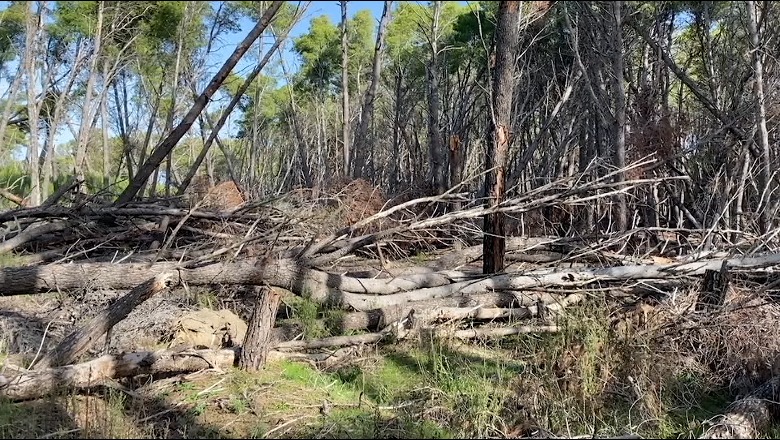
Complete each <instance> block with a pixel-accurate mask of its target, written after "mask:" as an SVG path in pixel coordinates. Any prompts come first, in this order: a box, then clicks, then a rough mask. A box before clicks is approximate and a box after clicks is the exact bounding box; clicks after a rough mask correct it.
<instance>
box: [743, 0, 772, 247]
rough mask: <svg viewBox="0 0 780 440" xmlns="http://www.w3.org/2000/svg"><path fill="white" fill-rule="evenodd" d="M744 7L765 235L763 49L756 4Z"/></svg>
mask: <svg viewBox="0 0 780 440" xmlns="http://www.w3.org/2000/svg"><path fill="white" fill-rule="evenodd" d="M746 3H747V4H746V5H745V6H746V7H747V15H748V23H747V24H748V31H749V32H750V53H751V54H752V58H753V75H755V80H754V81H753V90H754V93H755V95H756V96H755V100H756V125H758V135H759V138H758V140H759V145H760V147H761V174H759V176H760V178H759V191H762V192H763V195H762V196H761V202H762V203H761V205H760V206H761V207H762V208H761V212H760V214H759V215H760V222H761V225H760V230H761V232H762V233H764V234H766V233H767V232H769V230H770V228H771V227H772V217H771V215H770V211H769V197H770V195H771V194H772V189H771V188H770V186H771V184H772V177H771V176H772V171H771V170H770V167H771V164H772V159H771V156H770V151H769V131H768V130H767V126H766V103H765V98H764V62H763V60H762V58H763V53H762V52H763V48H762V45H761V38H760V35H759V31H758V22H759V21H761V20H759V19H757V18H756V15H757V14H756V4H755V2H754V1H748V2H746Z"/></svg>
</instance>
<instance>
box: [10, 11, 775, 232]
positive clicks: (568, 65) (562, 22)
mask: <svg viewBox="0 0 780 440" xmlns="http://www.w3.org/2000/svg"><path fill="white" fill-rule="evenodd" d="M339 3H340V8H341V13H342V14H341V22H340V23H335V22H334V21H333V20H331V18H329V17H328V16H325V15H323V16H321V17H314V18H313V19H312V20H311V21H310V22H309V23H308V28H307V29H306V31H305V32H304V33H303V34H301V35H300V36H297V37H295V38H291V37H290V35H289V34H290V30H291V28H292V27H293V26H294V25H296V24H297V23H299V22H300V21H301V20H302V18H305V17H309V16H310V13H309V12H308V11H307V7H308V6H309V5H308V4H306V3H303V2H265V1H262V2H245V1H227V2H205V3H199V2H176V1H174V2H154V1H130V2H111V1H87V2H67V1H56V2H54V1H33V2H19V1H12V2H7V6H6V8H5V10H3V11H1V12H0V74H1V75H2V77H3V79H4V81H3V83H2V84H3V86H4V89H3V90H0V93H2V101H0V112H2V116H0V140H2V146H1V147H0V186H2V187H3V188H5V191H4V193H5V196H6V197H7V198H9V199H13V200H16V202H17V203H23V204H27V205H37V204H40V203H42V202H43V201H44V200H45V199H46V198H47V197H48V196H49V195H50V194H51V193H52V192H53V191H55V190H56V189H57V188H58V187H59V186H60V185H62V184H63V183H64V182H66V181H68V179H70V178H72V177H80V178H83V179H85V180H86V189H87V190H88V191H89V192H91V193H96V192H99V191H101V190H105V191H107V192H108V193H110V194H113V195H114V196H118V195H120V194H122V197H120V200H126V199H128V198H131V197H139V196H155V195H157V196H159V195H172V194H177V193H181V192H183V191H184V188H185V187H186V185H187V184H189V182H190V181H192V179H193V177H194V176H196V175H199V174H200V175H204V176H208V177H209V178H210V179H211V180H212V181H219V180H227V179H235V180H236V181H237V182H239V183H240V185H241V186H242V187H243V188H245V189H246V190H247V191H248V192H250V193H252V194H253V195H255V196H263V195H268V194H271V193H276V192H278V191H284V190H288V189H291V188H294V187H310V188H314V189H315V190H318V189H324V188H327V187H328V186H329V185H330V184H332V182H333V181H334V178H335V177H346V178H365V179H367V180H369V181H371V182H372V183H374V184H376V185H378V186H380V187H381V188H382V189H383V190H385V192H386V193H388V194H398V193H401V192H403V191H405V190H408V189H415V190H416V191H418V192H426V193H442V192H444V191H446V190H448V189H450V188H452V187H454V186H457V185H460V184H462V185H463V189H464V190H466V191H469V192H471V194H472V195H473V196H474V197H482V196H485V195H486V193H485V191H486V189H485V187H486V183H490V182H486V181H485V177H481V173H482V172H483V171H485V169H486V165H487V166H488V168H491V167H492V166H491V164H494V162H490V161H486V157H493V156H494V151H493V148H492V145H491V143H493V142H498V141H499V140H501V141H502V142H503V143H502V145H504V146H505V147H506V152H505V153H506V154H505V159H501V160H505V162H506V164H505V167H504V168H505V174H506V186H505V192H506V196H507V197H511V196H512V195H513V194H518V193H523V192H527V191H529V190H531V189H533V188H538V187H540V186H542V185H546V184H549V183H551V182H554V181H557V180H559V179H561V178H565V177H569V176H577V178H578V179H580V181H582V180H593V179H596V178H599V177H603V176H605V175H610V173H611V175H612V176H613V180H614V181H615V182H618V183H620V182H627V183H630V182H632V181H636V180H638V179H659V178H663V177H677V178H678V179H676V180H656V181H655V182H652V183H649V184H646V185H641V186H638V187H636V188H633V189H631V190H627V191H622V192H621V191H618V192H616V193H615V194H614V195H613V196H610V197H606V198H602V199H598V200H596V201H594V203H592V204H588V205H585V206H581V207H578V208H577V209H576V210H571V211H566V212H563V211H556V212H546V213H544V215H545V216H546V218H547V220H548V221H550V222H554V223H557V224H559V227H558V232H560V233H571V232H573V231H577V232H579V233H590V232H606V231H618V230H626V229H631V228H635V227H651V228H652V227H666V228H683V229H708V228H716V229H720V230H725V231H727V232H728V236H727V238H728V239H729V240H737V239H738V238H739V237H740V236H741V234H745V233H765V232H767V231H770V230H771V228H772V227H773V219H774V217H775V213H776V212H777V209H778V208H777V202H778V197H777V196H776V195H775V188H776V187H777V176H776V174H775V172H774V171H775V170H776V169H777V157H776V156H777V151H776V148H774V147H773V146H774V145H775V144H776V139H777V134H776V133H777V129H776V128H777V118H776V111H775V109H776V108H777V102H778V99H779V98H780V97H778V95H777V90H778V88H777V87H774V85H775V83H776V82H777V79H778V78H780V75H778V74H777V62H776V57H774V56H773V55H774V54H776V53H777V47H776V46H777V44H778V42H777V38H774V37H775V36H776V35H777V31H778V24H780V20H777V14H778V7H777V6H775V4H774V3H772V2H752V1H746V2H685V1H659V2H598V1H588V2H546V1H539V2H502V3H517V4H518V5H517V8H518V9H517V11H515V12H512V15H511V17H509V18H508V19H507V20H508V21H507V22H508V23H509V24H508V25H506V28H507V29H508V31H507V32H509V34H507V35H505V36H504V37H502V36H501V35H497V33H496V29H497V24H498V23H501V17H503V16H504V14H506V11H505V9H506V8H504V7H503V6H502V7H499V2H469V3H468V4H462V3H459V2H441V1H434V2H428V3H425V4H423V3H418V2H392V1H387V2H384V12H383V13H382V14H381V17H374V16H373V14H372V13H371V12H370V11H365V10H364V11H355V10H353V7H352V3H351V2H347V1H343V2H339ZM241 22H248V23H250V24H252V25H253V26H254V29H251V30H250V29H248V28H247V29H241V26H240V25H239V23H241ZM252 32H255V33H256V34H257V35H252ZM234 33H238V34H241V35H247V38H245V39H244V41H245V42H246V43H247V46H246V47H243V48H240V47H239V48H236V49H235V52H233V56H237V57H238V58H242V59H243V61H242V62H247V61H248V62H249V64H250V65H251V66H252V67H255V68H254V70H252V71H251V72H249V71H243V70H238V69H236V68H234V67H231V66H230V65H229V64H230V63H229V62H226V63H225V64H224V65H221V67H222V70H221V71H220V63H221V62H222V61H223V58H225V57H227V54H228V53H229V52H230V51H231V50H232V49H233V48H232V47H228V48H227V49H224V50H223V46H225V43H224V41H225V38H226V37H227V36H228V35H231V34H234ZM499 34H500V32H499ZM250 36H251V37H252V38H250ZM507 45H509V46H511V47H507ZM285 47H291V48H292V51H293V53H294V54H295V55H296V56H297V57H298V58H299V62H300V63H299V64H300V66H293V65H289V63H288V62H287V61H289V60H285V59H284V58H283V57H281V56H280V54H281V53H282V51H283V48H285ZM507 49H511V50H507ZM506 54H508V56H509V57H510V60H509V63H510V64H509V66H508V70H506V69H505V70H504V72H505V74H504V75H496V71H495V70H496V69H500V68H501V65H502V62H501V60H502V56H504V55H506ZM215 59H217V60H219V61H217V62H215V61H213V60H215ZM228 61H230V60H228ZM235 61H236V62H237V61H238V59H236V60H235ZM507 72H508V73H507ZM222 74H224V75H222ZM495 82H500V85H499V87H498V88H494V83H495ZM210 87H211V88H212V89H213V90H211V91H210V92H209V90H210ZM496 90H499V91H500V92H501V94H502V96H504V95H506V96H504V98H502V99H504V100H503V101H501V100H500V99H499V100H497V99H496V96H494V95H495V94H496ZM499 101H500V102H499ZM201 105H202V107H201ZM502 105H503V106H505V107H506V109H505V110H502V111H501V112H500V113H501V115H498V114H497V112H499V107H501V106H502ZM198 107H201V108H200V109H199V108H198ZM200 110H203V111H200ZM499 116H500V117H501V118H504V117H505V118H507V119H506V120H505V121H504V120H501V119H499ZM188 118H189V119H190V121H189V125H187V124H184V125H182V122H187V120H188ZM501 127H503V128H501ZM499 128H500V130H499ZM177 130H178V131H177ZM501 136H504V137H505V139H503V138H502V139H499V137H501ZM62 137H67V138H69V139H72V140H71V141H69V142H67V143H64V144H58V143H57V140H58V139H60V138H62ZM212 146H216V148H213V147H212ZM646 159H652V160H653V161H652V162H648V163H646V164H644V165H641V166H634V167H632V166H631V164H633V163H636V162H637V161H640V160H646ZM627 166H628V168H626V167H627ZM147 175H148V176H147ZM131 183H133V184H135V189H132V190H130V189H128V188H132V187H133V185H131ZM605 191H606V190H605ZM5 203H8V204H10V203H11V202H10V201H7V202H5Z"/></svg>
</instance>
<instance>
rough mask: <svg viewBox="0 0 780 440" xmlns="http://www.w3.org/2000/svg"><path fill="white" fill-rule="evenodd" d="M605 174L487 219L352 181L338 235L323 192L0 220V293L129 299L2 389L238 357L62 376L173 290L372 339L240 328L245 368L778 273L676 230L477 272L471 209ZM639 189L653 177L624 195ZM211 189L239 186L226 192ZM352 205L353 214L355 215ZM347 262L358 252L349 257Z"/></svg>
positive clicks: (576, 194) (528, 321)
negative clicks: (291, 337)
mask: <svg viewBox="0 0 780 440" xmlns="http://www.w3.org/2000/svg"><path fill="white" fill-rule="evenodd" d="M639 165H641V164H639ZM609 178H610V176H609V175H608V176H605V177H604V178H602V179H599V180H596V181H593V182H589V183H583V182H578V181H576V180H575V179H569V180H564V181H559V182H554V183H551V184H549V185H546V186H544V187H541V188H539V189H538V190H534V191H533V192H530V193H528V194H525V195H522V196H519V197H516V198H513V199H509V200H506V201H505V202H504V203H502V204H501V205H499V206H498V207H495V208H491V209H486V208H485V207H483V206H482V205H481V202H480V201H469V200H465V199H464V198H463V196H462V195H460V194H455V193H446V194H444V195H442V196H438V197H424V198H420V199H415V200H411V201H407V202H404V203H401V204H399V205H396V206H391V207H385V208H384V209H383V210H380V208H379V203H380V202H382V203H384V202H383V200H384V196H382V195H381V194H379V193H374V192H369V191H368V190H367V189H366V182H359V183H356V184H354V185H353V186H350V185H347V186H346V187H345V188H346V189H349V188H353V187H354V188H353V189H355V192H356V194H357V195H356V196H355V197H357V198H356V199H353V200H346V201H343V203H344V204H345V205H344V206H343V207H344V209H345V210H346V211H344V210H340V211H339V210H337V211H338V212H339V213H340V214H339V215H342V216H343V215H347V217H346V218H347V219H348V220H349V221H350V223H349V225H348V226H346V227H342V226H341V225H340V224H339V223H340V221H336V222H335V224H333V225H332V228H331V232H330V233H324V232H323V231H322V229H321V228H318V227H317V225H316V224H315V221H316V220H313V219H317V220H321V219H322V212H323V211H328V210H332V209H333V205H332V200H333V199H337V200H341V199H338V197H334V198H330V197H327V195H324V196H323V195H320V196H319V197H318V198H316V199H315V198H313V197H311V198H308V199H306V198H301V197H294V196H291V195H288V196H286V197H285V196H283V197H280V198H278V199H274V200H266V201H255V202H252V201H250V202H245V203H244V202H243V198H241V197H238V196H237V195H236V194H234V196H236V197H235V198H234V201H235V202H236V203H232V202H231V203H227V204H221V205H220V204H219V203H215V201H214V200H213V199H214V197H213V196H214V194H213V193H212V192H206V195H205V196H204V197H205V200H206V201H207V202H208V203H201V201H198V200H195V202H194V203H193V200H192V199H191V198H190V199H187V200H184V199H176V198H171V199H167V200H153V201H146V202H135V203H128V204H125V205H122V206H112V205H109V204H107V203H104V202H101V201H99V200H97V199H86V200H81V201H78V202H76V201H71V203H65V202H62V201H61V202H60V203H59V204H54V203H50V204H46V205H43V206H41V207H35V208H20V209H17V210H14V211H10V212H6V213H1V214H0V222H2V226H3V228H4V229H3V236H4V241H3V242H2V244H1V245H0V252H6V253H7V252H10V251H14V252H16V254H17V255H18V256H21V258H23V259H24V260H25V265H23V266H21V267H6V268H2V269H0V295H1V296H13V295H32V294H36V293H41V292H51V291H59V292H66V291H74V290H83V289H87V290H88V289H91V288H95V287H99V288H100V289H107V290H130V292H129V293H127V294H125V295H124V296H122V297H121V298H120V299H118V300H116V301H114V302H112V303H111V304H110V305H109V306H108V307H107V308H106V309H105V310H104V311H102V312H100V313H98V314H97V315H95V316H93V317H92V320H91V321H90V322H88V323H85V324H84V325H83V326H82V327H81V328H78V329H76V330H75V331H73V332H72V333H70V335H68V336H67V337H65V338H63V339H62V340H61V341H60V342H59V344H58V345H57V346H56V347H54V348H53V349H51V350H48V351H47V352H46V353H44V354H43V356H42V357H41V358H40V359H38V362H37V364H36V365H35V367H36V370H35V371H32V372H29V371H28V372H22V373H20V374H17V375H16V376H15V377H10V376H9V377H7V378H3V380H4V381H5V384H4V385H3V387H2V388H0V394H1V395H5V396H7V397H10V398H14V399H25V398H31V397H35V395H36V393H38V394H40V393H43V392H45V391H47V390H51V389H53V388H54V387H56V386H63V385H67V386H71V387H77V388H78V387H84V386H87V385H86V384H90V385H89V386H92V385H94V384H95V383H99V382H100V381H101V380H104V379H106V378H110V377H117V376H129V375H135V374H153V373H155V372H162V371H171V369H175V370H176V371H185V370H188V369H191V368H202V367H203V366H208V367H211V368H216V367H224V366H225V365H233V364H234V362H237V361H238V358H239V357H240V355H234V350H231V351H230V352H229V353H228V352H218V351H210V352H208V353H206V354H203V353H202V354H200V355H198V356H200V359H201V360H204V361H205V363H203V362H201V361H193V360H192V356H191V355H185V354H182V353H181V352H178V353H177V352H171V353H168V352H155V353H151V352H147V353H137V354H126V355H122V356H112V355H109V356H103V357H101V358H98V359H95V360H93V361H90V362H88V363H87V364H77V365H70V366H68V364H71V363H72V362H76V361H78V360H79V358H80V357H81V356H82V355H83V354H85V353H88V352H89V350H90V349H92V348H94V346H95V344H96V343H98V342H99V341H102V337H103V336H104V335H106V334H107V333H108V332H110V331H111V329H112V328H113V327H114V326H115V325H117V324H118V323H119V322H121V321H122V320H123V319H125V318H126V317H127V316H128V315H129V314H130V313H131V312H132V311H133V310H134V309H135V308H136V307H137V306H138V305H139V304H141V303H143V302H144V301H146V300H147V299H149V298H151V297H153V296H156V295H163V294H165V292H168V291H170V290H171V289H174V290H175V289H178V288H181V287H183V288H190V287H194V286H253V287H256V288H258V289H259V290H258V291H259V292H263V291H268V289H267V287H268V286H272V287H274V288H282V289H287V290H289V291H291V292H292V293H293V294H294V295H298V296H302V297H306V298H310V299H311V300H313V301H315V302H318V303H321V304H322V305H327V306H329V307H335V308H341V309H343V310H344V312H343V313H342V314H341V315H340V318H339V322H338V326H337V327H338V328H339V329H340V330H341V331H342V332H347V331H355V330H362V331H368V332H370V333H364V334H358V335H354V336H334V337H330V338H325V339H319V340H305V341H301V340H296V341H278V340H276V339H275V338H274V337H272V333H273V332H270V333H269V331H270V330H271V329H270V328H269V329H266V330H263V329H262V328H260V327H256V326H253V324H252V323H250V324H249V327H250V329H252V330H251V331H250V332H248V333H247V334H248V335H249V334H253V335H255V336H253V337H256V338H258V339H257V340H258V341H260V342H258V343H259V344H261V345H264V346H265V347H264V350H265V352H262V351H260V352H256V351H253V352H252V353H254V354H252V356H251V357H252V358H253V360H251V362H252V363H254V364H255V365H258V364H262V360H263V359H264V358H265V357H266V356H269V357H271V358H273V357H280V356H281V357H293V358H301V359H306V360H309V361H314V362H331V361H332V360H333V359H335V358H338V356H337V355H335V356H334V353H338V352H339V350H345V348H343V347H350V346H359V345H363V344H373V343H378V342H392V341H397V340H399V339H404V338H409V337H412V336H414V337H417V336H419V335H423V334H425V335H431V334H436V335H437V336H438V337H454V338H461V339H473V338H484V337H502V336H508V335H513V334H519V333H528V332H550V331H556V330H557V329H558V327H557V326H556V316H558V315H559V314H561V313H564V312H565V308H566V307H567V306H570V305H572V304H575V303H578V302H582V301H584V300H586V299H587V298H588V297H589V296H594V295H595V296H599V297H602V298H603V297H605V296H608V297H611V298H622V299H626V298H627V299H628V302H636V300H637V298H638V297H641V296H647V295H648V294H651V295H655V296H663V295H664V294H665V293H667V292H671V291H673V290H674V289H686V288H690V286H691V285H692V283H694V285H695V284H696V283H698V282H699V280H700V279H701V276H702V275H705V273H709V272H708V271H717V270H719V269H721V268H722V267H724V266H723V262H724V261H726V266H725V267H726V268H728V270H729V271H730V273H731V275H732V276H733V277H734V279H735V280H745V279H751V278H756V277H758V278H763V279H767V278H769V277H770V276H771V273H772V271H771V270H766V268H768V267H771V266H775V265H778V264H780V254H766V255H761V256H747V255H739V254H736V255H734V254H732V255H729V254H728V253H722V254H718V255H715V254H712V253H710V255H709V257H708V258H704V259H702V258H695V257H697V255H696V252H698V251H700V250H701V249H696V248H694V247H693V246H692V245H690V243H691V242H693V240H692V237H693V236H694V235H696V234H699V235H700V237H702V238H704V237H705V236H706V235H707V234H708V233H709V232H707V231H665V232H667V233H671V235H674V234H675V232H684V235H685V236H686V237H687V239H688V240H689V242H688V243H689V244H688V245H689V246H691V247H690V249H689V251H690V254H689V255H679V256H677V257H676V258H671V257H668V256H667V257H662V256H661V253H662V251H663V249H662V248H663V246H660V245H658V242H656V245H657V246H656V248H655V249H652V248H648V249H647V252H646V254H645V255H644V256H630V255H626V253H625V249H626V246H627V244H630V243H632V242H636V241H637V237H640V236H648V235H656V236H657V235H658V233H659V232H662V231H660V230H648V229H644V230H641V231H637V230H634V231H628V232H627V233H625V234H624V235H621V236H613V237H591V238H589V239H588V240H586V239H584V238H580V239H572V238H554V237H539V238H510V239H509V240H508V241H507V260H508V261H510V262H512V264H510V267H509V269H508V270H507V271H506V272H505V273H501V274H498V275H494V276H484V275H482V274H481V273H480V272H479V271H478V270H475V268H478V267H479V266H480V265H479V260H480V257H481V245H479V239H480V238H481V237H480V236H479V227H478V226H477V224H478V222H479V220H480V219H481V217H482V216H483V215H484V214H486V213H487V212H495V211H503V212H508V213H527V212H531V211H533V210H538V209H540V208H542V207H545V206H551V205H555V204H557V205H560V206H565V205H576V204H582V203H587V202H588V201H590V200H593V199H594V198H596V197H606V196H609V195H611V194H614V193H615V185H614V184H612V183H609ZM647 183H653V181H652V180H645V181H635V182H629V183H628V185H640V184H647ZM225 188H227V189H226V191H229V192H230V191H232V192H236V191H237V188H236V187H235V185H233V187H230V188H228V187H227V186H224V187H223V188H222V189H225ZM341 198H342V199H343V198H344V193H343V192H342V194H341ZM347 198H348V197H347ZM224 200H226V199H223V201H224ZM455 201H457V202H458V203H459V205H460V206H462V208H461V209H459V210H455V211H451V212H447V213H444V214H441V215H438V216H434V217H432V216H430V215H427V214H426V213H427V212H430V211H429V207H430V206H432V205H434V204H437V203H438V204H441V203H444V204H446V203H448V202H455ZM339 203H342V202H339ZM69 205H70V206H69ZM206 206H209V207H211V208H212V209H208V208H207V207H206ZM215 207H216V208H228V209H221V210H219V209H217V210H215V209H213V208H215ZM358 209H365V210H364V211H362V212H360V213H357V212H356V210H358ZM344 212H347V214H344ZM343 220H344V217H341V221H343ZM380 223H381V227H377V225H379V224H380ZM320 226H321V225H320ZM334 229H335V232H333V230H334ZM453 231H456V232H453ZM453 234H455V235H453ZM455 241H459V242H461V243H465V245H466V247H465V248H460V249H459V250H457V251H435V252H434V253H433V254H432V255H433V256H432V257H431V256H430V255H429V257H428V259H429V261H425V262H421V263H420V264H418V265H416V266H412V267H409V265H408V264H405V265H404V264H400V263H401V262H402V261H403V260H406V261H407V262H408V261H409V260H410V259H413V258H419V257H415V256H414V255H415V253H416V252H419V251H420V250H422V249H425V250H428V251H430V250H432V249H436V248H437V247H439V246H441V244H442V243H445V244H446V243H452V242H455ZM700 241H701V242H703V241H704V240H700ZM634 244H636V243H634ZM666 244H668V243H666ZM678 244H680V245H682V243H678ZM734 250H736V248H734ZM678 253H680V252H678ZM682 254H684V252H682ZM357 255H361V256H362V257H363V258H362V259H356V258H355V256H357ZM418 261H419V260H418ZM356 262H358V263H360V262H362V263H363V264H362V265H360V264H357V265H356V264H355V263H356ZM369 263H370V264H369ZM475 263H476V264H475ZM404 266H406V267H404ZM86 294H87V295H89V292H87V293H86ZM264 297H274V295H264V294H259V298H261V299H260V300H259V301H262V298H264ZM276 301H278V298H277V299H276ZM269 304H270V306H269V305H268V304H266V305H265V306H264V307H266V308H269V307H270V309H273V310H276V305H275V303H273V302H272V303H269ZM261 306H262V305H261V304H260V303H258V305H257V306H256V307H258V308H259V307H261ZM270 309H269V310H270ZM258 310H259V309H258ZM269 313H272V312H269ZM261 318H262V319H264V320H265V321H269V322H270V324H269V325H273V322H274V319H273V316H272V315H271V316H270V320H269V317H268V316H267V313H266V316H265V317H261ZM258 319H260V318H258ZM253 321H254V318H253ZM521 321H524V322H521ZM273 334H277V335H278V334H280V333H279V332H276V333H273ZM257 335H259V336H257ZM247 338H249V336H247ZM217 348H219V347H217ZM271 348H273V350H272V351H270V352H268V350H269V349H271ZM333 349H337V350H336V352H333V351H332V350H333ZM342 353H343V352H342ZM188 356H189V357H188ZM212 358H213V359H212ZM209 359H212V360H209ZM258 359H259V360H258ZM199 362H200V363H199ZM63 365H65V366H63ZM95 375H98V376H99V377H98V376H95ZM6 376H8V375H7V374H6Z"/></svg>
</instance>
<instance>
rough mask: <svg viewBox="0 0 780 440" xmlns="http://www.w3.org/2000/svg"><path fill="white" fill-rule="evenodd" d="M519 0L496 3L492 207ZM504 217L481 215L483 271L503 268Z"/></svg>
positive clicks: (503, 156) (488, 160) (502, 156)
mask: <svg viewBox="0 0 780 440" xmlns="http://www.w3.org/2000/svg"><path fill="white" fill-rule="evenodd" d="M519 17H520V2H517V1H502V2H501V3H500V4H499V7H498V27H497V28H496V49H495V68H494V70H493V96H492V114H491V118H490V130H489V132H488V140H487V155H486V157H485V170H486V171H487V174H486V175H485V193H486V196H487V200H486V202H485V203H486V204H487V206H488V207H493V206H496V205H498V204H500V203H501V202H502V201H503V200H504V194H505V192H506V163H507V156H508V154H509V143H510V141H511V138H510V136H511V131H512V130H511V127H510V123H511V122H510V121H511V120H512V119H511V113H512V90H513V88H514V80H513V73H514V70H515V69H514V67H515V59H516V58H517V41H518V28H517V23H518V19H519ZM504 219H505V214H504V213H502V212H496V213H489V214H487V215H485V220H484V221H485V226H484V229H485V237H484V239H483V257H482V258H483V272H484V273H486V274H490V273H496V272H500V271H502V270H504V249H505V247H506V238H505V237H504Z"/></svg>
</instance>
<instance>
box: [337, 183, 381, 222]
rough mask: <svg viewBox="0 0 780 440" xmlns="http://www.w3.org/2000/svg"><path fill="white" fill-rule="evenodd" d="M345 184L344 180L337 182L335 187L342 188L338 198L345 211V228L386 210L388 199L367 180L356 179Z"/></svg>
mask: <svg viewBox="0 0 780 440" xmlns="http://www.w3.org/2000/svg"><path fill="white" fill-rule="evenodd" d="M343 183H344V181H343V180H342V181H341V182H336V183H335V185H338V186H341V188H342V189H341V190H339V192H338V193H337V197H338V198H339V200H340V202H341V206H342V210H343V211H342V215H343V217H342V219H343V222H344V226H347V225H352V224H355V223H357V222H359V221H361V220H363V219H365V218H367V217H371V216H372V215H374V214H376V213H378V212H380V211H382V209H384V207H385V203H387V199H386V198H385V195H384V193H383V192H382V190H381V189H379V188H378V187H375V186H374V185H371V183H369V182H368V181H366V180H365V179H355V180H352V181H350V182H347V183H346V184H343ZM342 185H343V186H342Z"/></svg>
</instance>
